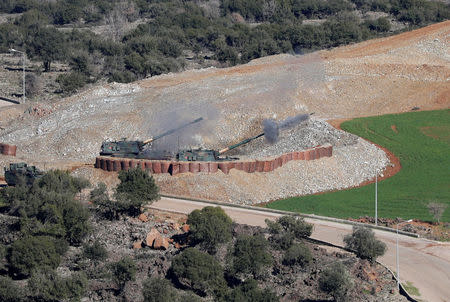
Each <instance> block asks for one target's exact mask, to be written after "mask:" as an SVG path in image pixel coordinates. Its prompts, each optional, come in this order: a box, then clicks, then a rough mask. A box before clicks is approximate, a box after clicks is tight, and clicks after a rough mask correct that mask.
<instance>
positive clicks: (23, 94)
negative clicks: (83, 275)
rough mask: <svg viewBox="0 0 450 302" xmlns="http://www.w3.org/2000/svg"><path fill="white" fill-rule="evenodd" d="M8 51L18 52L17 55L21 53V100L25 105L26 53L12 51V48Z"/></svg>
mask: <svg viewBox="0 0 450 302" xmlns="http://www.w3.org/2000/svg"><path fill="white" fill-rule="evenodd" d="M9 51H12V52H18V53H21V54H22V59H23V62H22V63H23V75H22V99H23V102H24V103H25V101H26V96H25V61H26V60H27V55H26V53H25V52H23V51H20V50H17V49H14V48H11V49H10V50H9Z"/></svg>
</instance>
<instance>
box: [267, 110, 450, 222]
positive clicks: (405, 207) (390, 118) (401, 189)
mask: <svg viewBox="0 0 450 302" xmlns="http://www.w3.org/2000/svg"><path fill="white" fill-rule="evenodd" d="M394 126H395V127H394ZM341 127H342V129H344V130H345V131H348V132H351V133H354V134H356V135H358V136H361V137H363V138H366V139H368V140H370V141H372V142H375V143H377V144H379V145H381V146H384V147H386V148H387V149H389V150H390V151H392V152H393V153H394V154H395V155H396V156H397V157H398V158H399V159H400V163H401V166H402V169H401V170H400V172H399V173H397V174H396V175H395V176H393V177H391V178H388V179H386V180H383V181H381V182H379V183H378V217H386V218H396V217H401V218H404V219H411V218H415V219H420V220H423V221H434V219H433V217H432V216H431V215H430V213H429V211H428V209H427V204H428V203H429V202H438V203H444V204H446V205H447V208H446V211H445V212H444V214H443V216H442V218H441V221H445V222H450V110H438V111H420V112H409V113H403V114H390V115H383V116H377V117H369V118H358V119H354V120H351V121H348V122H345V123H343V124H342V125H341ZM374 196H375V185H374V184H371V185H367V186H364V187H360V188H355V189H349V190H343V191H339V192H333V193H325V194H319V195H309V196H303V197H293V198H288V199H283V200H278V201H274V202H271V203H269V204H268V205H267V207H269V208H273V209H280V210H287V211H293V212H302V213H309V214H317V215H324V216H331V217H338V218H349V217H352V218H357V217H360V216H364V215H369V216H374V211H375V205H374V200H375V197H374Z"/></svg>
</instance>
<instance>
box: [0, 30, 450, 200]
mask: <svg viewBox="0 0 450 302" xmlns="http://www.w3.org/2000/svg"><path fill="white" fill-rule="evenodd" d="M449 37H450V21H447V22H443V23H439V24H435V25H432V26H429V27H426V28H422V29H419V30H416V31H412V32H407V33H403V34H400V35H397V36H393V37H389V38H382V39H377V40H371V41H366V42H363V43H359V44H354V45H350V46H345V47H340V48H336V49H332V50H329V51H320V52H316V53H312V54H308V55H303V56H292V55H278V56H271V57H265V58H261V59H258V60H254V61H252V62H250V63H249V64H246V65H242V66H236V67H232V68H226V69H216V68H208V69H202V70H190V71H185V72H182V73H178V74H167V75H162V76H158V77H152V78H148V79H144V80H142V81H139V82H136V83H132V84H114V83H113V84H108V85H103V86H101V87H96V88H93V89H90V90H88V91H85V92H83V93H80V94H78V95H74V96H72V97H70V98H66V99H64V100H62V101H60V102H58V103H52V104H38V103H33V104H30V107H29V108H26V109H23V105H20V106H21V107H19V106H5V107H0V123H1V127H2V128H0V142H3V143H10V144H15V145H17V147H18V152H17V157H15V158H13V157H5V156H2V157H1V161H0V164H6V163H8V162H11V161H22V160H25V161H27V162H30V163H35V164H37V165H38V166H40V167H42V168H45V169H48V168H51V167H71V166H80V165H84V164H92V163H93V162H94V158H95V156H96V155H97V154H98V152H99V149H100V145H101V142H102V141H104V140H108V139H109V140H117V139H120V138H122V137H128V138H129V139H140V140H144V139H146V138H147V137H151V136H154V135H156V134H158V133H161V132H163V131H165V130H167V129H170V128H172V127H174V126H177V125H179V124H181V123H183V122H186V121H189V120H193V119H195V118H197V117H199V116H202V117H204V119H205V120H204V121H203V122H202V123H201V125H200V126H198V127H192V128H190V129H186V130H184V131H183V132H180V133H179V134H177V135H175V136H171V137H170V138H167V139H164V140H161V143H160V144H161V146H163V147H166V146H167V145H170V144H172V145H173V144H174V143H175V142H176V144H177V146H180V147H182V148H183V147H192V146H202V147H205V148H221V147H224V146H226V145H229V144H232V143H236V142H237V141H239V140H241V139H243V138H246V137H249V136H251V135H255V134H257V133H259V132H261V129H262V128H261V122H262V121H263V119H266V118H273V119H276V120H278V121H279V120H282V119H285V118H287V117H289V116H293V115H297V114H302V113H308V112H315V114H314V116H313V117H312V118H311V120H310V121H308V122H307V123H305V124H302V127H304V129H308V130H310V131H307V132H308V133H307V134H305V131H299V132H298V133H301V134H297V133H295V132H294V133H292V131H291V132H289V133H285V134H284V136H283V135H281V140H282V141H283V140H286V139H288V138H291V137H292V136H294V137H295V136H298V135H303V136H298V137H297V139H294V140H293V141H301V140H304V141H306V142H307V143H302V144H300V143H299V145H298V148H300V147H301V148H307V147H310V146H314V145H317V144H319V143H326V142H334V144H335V146H334V147H335V148H334V151H335V153H334V154H335V155H334V156H333V157H332V158H329V159H320V160H318V161H316V163H314V161H313V162H295V163H294V162H290V163H289V164H288V165H286V166H284V167H282V168H280V169H278V170H277V173H273V174H272V175H266V174H264V173H255V174H253V175H252V176H251V177H247V175H241V173H240V172H238V171H236V172H233V173H230V175H223V174H219V175H214V176H213V177H206V176H205V175H198V176H193V175H190V174H189V173H187V174H186V175H179V176H177V177H176V178H174V177H172V178H171V177H167V176H161V177H159V176H158V178H157V180H158V181H159V182H160V184H161V185H162V186H163V191H164V192H166V193H177V194H189V195H193V196H197V197H209V198H211V197H215V196H216V197H217V196H218V194H217V192H221V193H222V194H221V195H220V196H218V197H220V198H219V199H221V200H230V201H237V202H241V203H255V202H259V201H267V199H273V198H278V197H284V196H289V195H296V194H307V193H313V192H318V191H322V190H327V189H333V188H342V187H348V186H353V185H356V184H358V183H360V182H362V181H364V180H367V179H370V178H372V177H374V171H375V170H376V169H381V168H383V167H385V166H386V165H387V164H388V161H387V158H386V156H385V155H384V152H382V151H380V150H378V149H377V148H375V147H374V146H372V145H369V144H367V143H365V142H363V141H361V140H358V139H356V138H351V139H349V140H348V141H347V140H344V139H343V138H342V139H341V137H343V136H345V135H344V134H342V133H340V132H334V130H332V128H331V126H329V125H328V124H326V123H324V121H326V120H329V119H337V118H350V117H357V116H368V115H378V114H385V113H394V112H404V111H409V110H411V109H412V108H413V107H418V108H420V110H429V109H436V108H449V105H450V88H449V85H448V79H449V75H450V53H449V48H448V45H449V39H450V38H449ZM18 108H19V109H20V110H19V109H18ZM416 109H417V108H416ZM287 136H289V137H287ZM339 142H341V143H339ZM250 147H251V146H250ZM250 147H249V148H250ZM294 147H295V146H294ZM255 148H256V147H255ZM258 148H264V144H263V143H259V144H258ZM275 149H276V148H275ZM250 151H254V150H250ZM278 151H280V150H278ZM253 153H258V152H253ZM374 156H375V157H376V158H377V159H378V160H376V161H375V162H373V163H372V160H371V158H373V157H374ZM368 162H370V163H371V164H368ZM305 171H307V175H305V173H304V172H305ZM354 171H360V172H359V173H356V175H355V172H354ZM78 173H80V174H82V175H86V176H89V177H92V178H93V179H102V180H105V177H106V178H107V177H108V176H109V177H111V181H112V182H113V178H114V174H113V173H105V175H102V174H101V173H102V172H99V171H93V169H91V168H89V167H86V168H82V169H79V171H78ZM218 173H221V172H218ZM300 175H302V183H304V185H302V184H298V177H299V176H300ZM281 180H282V181H281ZM267 185H268V186H269V187H270V186H273V187H277V188H278V189H277V191H276V192H270V194H268V193H267V192H264V190H261V189H260V188H261V187H263V186H267ZM302 186H303V187H302ZM258 192H259V194H256V193H258ZM240 196H246V197H245V198H243V200H237V199H240V198H241V197H240ZM218 197H217V198H218Z"/></svg>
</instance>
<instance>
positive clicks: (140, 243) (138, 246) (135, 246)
mask: <svg viewBox="0 0 450 302" xmlns="http://www.w3.org/2000/svg"><path fill="white" fill-rule="evenodd" d="M140 248H142V240H140V241H136V242H134V243H133V249H140Z"/></svg>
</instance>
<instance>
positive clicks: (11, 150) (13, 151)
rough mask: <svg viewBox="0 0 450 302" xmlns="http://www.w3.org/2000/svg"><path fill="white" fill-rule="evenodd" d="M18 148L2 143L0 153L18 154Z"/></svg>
mask: <svg viewBox="0 0 450 302" xmlns="http://www.w3.org/2000/svg"><path fill="white" fill-rule="evenodd" d="M16 149H17V147H16V146H14V145H8V144H3V143H0V153H1V154H4V155H12V156H16Z"/></svg>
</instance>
